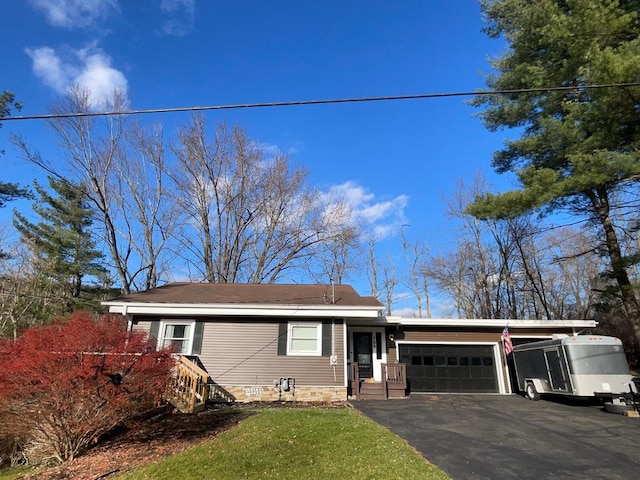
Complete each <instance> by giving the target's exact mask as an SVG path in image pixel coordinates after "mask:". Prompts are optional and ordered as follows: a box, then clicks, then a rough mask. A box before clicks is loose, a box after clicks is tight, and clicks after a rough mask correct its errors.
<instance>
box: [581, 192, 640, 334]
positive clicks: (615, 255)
mask: <svg viewBox="0 0 640 480" xmlns="http://www.w3.org/2000/svg"><path fill="white" fill-rule="evenodd" d="M587 195H588V197H589V199H590V200H591V203H592V205H593V207H594V210H595V211H596V213H597V215H598V220H599V221H600V224H601V226H602V229H603V231H604V233H605V244H606V246H607V252H608V253H609V261H610V266H611V276H612V277H613V278H614V279H615V281H616V283H617V285H618V288H619V290H620V300H621V302H622V306H623V308H624V312H625V316H626V320H627V322H628V323H629V326H630V327H631V329H632V331H633V333H634V335H635V337H636V341H637V342H638V343H639V344H640V321H639V320H640V304H639V303H638V298H637V297H636V295H635V293H634V291H633V285H632V284H631V280H630V279H629V274H628V272H627V269H626V266H625V260H624V258H623V255H622V250H621V248H620V242H619V241H618V235H617V234H616V231H615V228H614V226H613V222H612V221H611V217H610V208H609V192H608V191H607V190H606V189H605V188H598V189H596V190H594V191H592V192H589V193H588V194H587Z"/></svg>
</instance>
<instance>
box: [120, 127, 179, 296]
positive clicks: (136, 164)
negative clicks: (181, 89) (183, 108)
mask: <svg viewBox="0 0 640 480" xmlns="http://www.w3.org/2000/svg"><path fill="white" fill-rule="evenodd" d="M126 138H127V140H128V142H127V143H128V144H129V146H130V149H128V150H127V151H124V150H122V149H121V150H119V155H117V156H116V159H115V160H116V161H115V162H114V184H115V187H116V190H115V191H114V192H113V194H114V200H115V203H116V204H117V205H118V207H119V208H120V218H122V219H123V222H122V225H121V227H120V232H121V233H122V236H123V238H126V239H128V241H129V243H130V244H131V246H132V248H133V250H134V252H135V254H136V257H137V258H138V259H139V268H138V270H137V271H135V272H130V274H129V277H130V278H131V280H132V284H134V285H135V287H136V289H137V290H148V289H150V288H154V287H156V286H157V285H158V282H159V281H160V279H161V278H163V266H162V263H161V262H162V254H163V253H164V252H165V251H166V248H165V247H166V245H167V242H169V240H170V238H171V236H172V235H173V233H174V230H175V227H176V221H177V218H178V212H177V208H176V204H175V203H174V202H171V201H170V200H169V191H168V187H167V185H166V182H165V175H164V171H165V169H166V167H165V164H166V159H165V145H164V139H163V132H162V128H161V127H159V126H155V127H153V128H151V129H149V130H145V129H144V128H142V127H141V126H140V125H137V124H134V125H131V126H130V127H129V128H128V129H127V135H126ZM139 278H140V280H138V279H139Z"/></svg>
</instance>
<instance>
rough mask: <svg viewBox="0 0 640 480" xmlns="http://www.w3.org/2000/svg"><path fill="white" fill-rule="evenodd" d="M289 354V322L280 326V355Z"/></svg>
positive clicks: (281, 323)
mask: <svg viewBox="0 0 640 480" xmlns="http://www.w3.org/2000/svg"><path fill="white" fill-rule="evenodd" d="M286 354H287V322H280V323H279V324H278V355H286Z"/></svg>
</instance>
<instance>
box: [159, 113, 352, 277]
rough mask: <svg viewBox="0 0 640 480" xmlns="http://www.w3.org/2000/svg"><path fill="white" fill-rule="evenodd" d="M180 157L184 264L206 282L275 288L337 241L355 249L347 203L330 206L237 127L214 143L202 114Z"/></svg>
mask: <svg viewBox="0 0 640 480" xmlns="http://www.w3.org/2000/svg"><path fill="white" fill-rule="evenodd" d="M174 153H175V156H176V165H172V166H170V167H169V168H166V170H165V171H166V173H167V175H168V176H170V177H171V179H172V180H173V182H174V184H175V193H176V197H175V198H176V203H178V204H179V205H180V206H181V207H182V209H183V211H184V212H185V215H186V216H187V218H188V220H187V221H186V222H185V228H184V229H183V232H182V235H181V238H182V240H181V242H182V245H183V246H184V248H183V251H184V252H185V253H186V255H184V259H185V260H186V262H188V263H189V264H190V265H191V266H193V267H194V268H195V269H196V272H199V275H200V278H202V279H204V280H205V281H208V282H219V283H235V282H248V283H272V282H275V281H276V280H278V279H279V278H282V277H284V276H285V275H287V274H288V272H290V271H305V270H308V268H309V265H310V264H311V263H312V259H313V256H314V254H316V253H317V252H319V251H322V248H324V247H326V246H327V245H330V244H331V243H332V242H335V243H336V244H337V245H349V244H350V243H351V242H352V241H353V240H354V239H355V237H356V236H357V231H356V230H355V229H354V228H353V226H352V224H351V215H350V212H349V211H348V209H347V207H346V204H344V203H341V202H332V203H330V204H327V203H326V202H324V201H323V198H322V195H320V192H318V191H317V190H316V189H314V188H311V187H309V186H308V185H307V184H306V177H307V172H306V171H305V170H303V169H301V168H294V167H293V166H292V165H291V162H290V161H289V158H288V157H287V156H286V155H283V154H280V153H278V154H276V155H275V156H273V157H267V156H266V155H265V153H264V151H263V149H261V148H260V146H259V145H258V144H256V143H255V142H252V141H251V140H249V139H248V138H247V135H246V133H245V132H244V131H243V130H242V129H240V128H238V127H236V128H233V129H230V128H228V127H227V126H226V125H220V126H219V127H218V128H217V129H216V130H215V135H214V138H213V139H212V140H210V139H209V133H208V131H207V128H206V124H205V120H204V117H202V116H200V115H195V116H194V117H193V118H192V122H191V124H190V125H189V126H187V127H186V128H183V129H182V130H181V131H180V132H179V133H178V145H176V147H175V148H174ZM194 230H195V232H194ZM194 233H195V236H196V237H197V239H198V241H197V242H192V241H191V239H192V238H193V235H194Z"/></svg>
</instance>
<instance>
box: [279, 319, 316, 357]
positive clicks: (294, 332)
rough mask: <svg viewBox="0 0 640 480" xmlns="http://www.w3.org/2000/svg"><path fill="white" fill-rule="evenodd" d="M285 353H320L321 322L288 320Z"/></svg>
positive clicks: (311, 354)
mask: <svg viewBox="0 0 640 480" xmlns="http://www.w3.org/2000/svg"><path fill="white" fill-rule="evenodd" d="M287 355H310V356H313V355H318V356H319V355H322V323H321V322H300V323H295V322H290V323H289V324H288V331H287Z"/></svg>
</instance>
